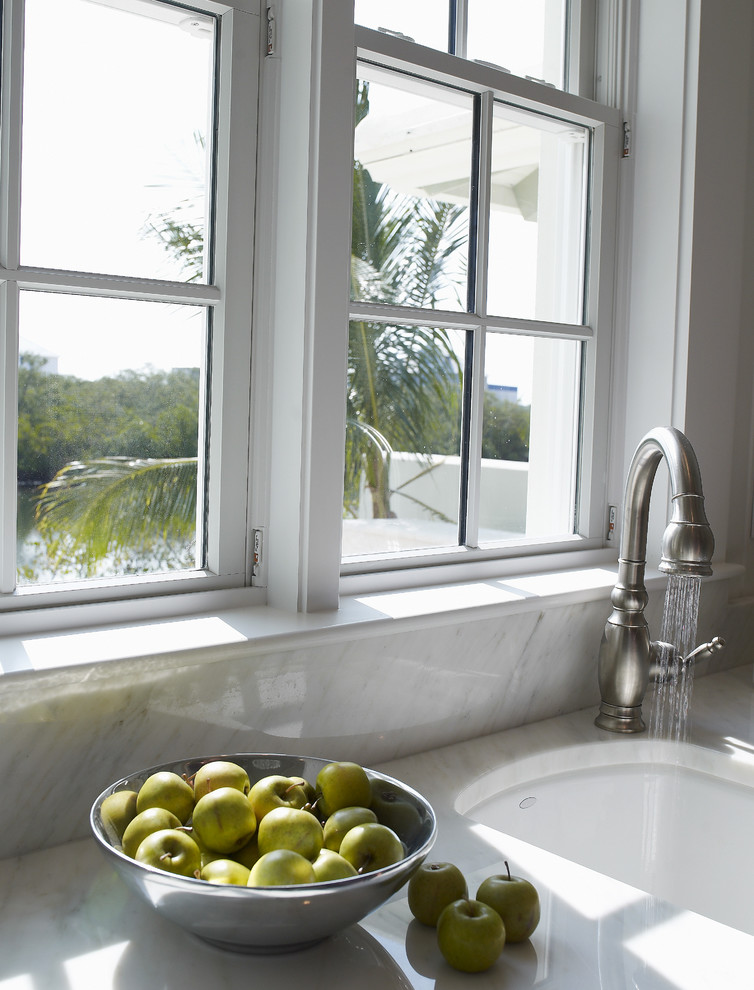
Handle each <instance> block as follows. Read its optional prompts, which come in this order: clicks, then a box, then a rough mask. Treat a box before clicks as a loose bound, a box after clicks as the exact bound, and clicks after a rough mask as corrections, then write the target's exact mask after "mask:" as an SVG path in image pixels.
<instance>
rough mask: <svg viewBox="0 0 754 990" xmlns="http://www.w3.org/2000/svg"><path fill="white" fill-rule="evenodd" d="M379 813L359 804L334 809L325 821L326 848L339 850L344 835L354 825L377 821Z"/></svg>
mask: <svg viewBox="0 0 754 990" xmlns="http://www.w3.org/2000/svg"><path fill="white" fill-rule="evenodd" d="M376 821H377V815H375V813H374V812H373V811H372V809H371V808H361V807H359V806H358V805H356V806H354V807H351V808H338V810H337V811H333V813H332V814H331V815H330V817H329V818H328V819H327V820H326V821H325V830H324V831H325V849H332V850H333V851H334V852H338V851H339V849H340V844H341V842H342V841H343V836H344V835H345V834H346V832H348V831H349V829H352V828H353V827H354V825H365V824H366V823H367V822H376Z"/></svg>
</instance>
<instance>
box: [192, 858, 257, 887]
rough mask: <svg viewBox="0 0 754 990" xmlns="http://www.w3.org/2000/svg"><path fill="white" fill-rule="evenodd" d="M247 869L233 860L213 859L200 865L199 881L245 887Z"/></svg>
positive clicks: (247, 880)
mask: <svg viewBox="0 0 754 990" xmlns="http://www.w3.org/2000/svg"><path fill="white" fill-rule="evenodd" d="M249 872H250V871H249V868H248V867H247V866H242V865H241V864H240V863H237V862H236V861H235V860H234V859H215V860H213V861H212V862H211V863H207V864H206V865H204V864H203V865H202V872H201V879H202V880H206V881H207V882H208V883H221V884H230V885H231V886H237V887H245V886H246V885H247V884H248V882H249Z"/></svg>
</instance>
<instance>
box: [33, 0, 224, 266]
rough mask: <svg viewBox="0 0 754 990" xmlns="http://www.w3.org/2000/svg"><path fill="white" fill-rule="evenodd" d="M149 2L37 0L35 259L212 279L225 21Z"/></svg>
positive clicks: (35, 263) (37, 263)
mask: <svg viewBox="0 0 754 990" xmlns="http://www.w3.org/2000/svg"><path fill="white" fill-rule="evenodd" d="M124 6H125V4H124ZM139 9H140V10H141V11H142V13H141V14H136V13H130V12H126V11H124V10H119V9H117V3H115V2H113V3H107V4H105V3H91V2H87V0H26V22H25V68H24V96H23V114H24V116H23V167H22V191H23V195H22V208H21V261H22V264H24V265H33V266H40V267H47V268H60V269H69V270H76V271H91V272H104V273H107V274H120V275H129V276H142V277H153V278H165V279H174V280H178V281H186V280H191V279H199V280H204V281H206V279H207V273H206V271H204V268H205V267H206V266H205V265H204V263H203V258H202V254H203V248H204V245H205V243H206V241H207V234H206V218H207V216H208V210H207V204H206V200H207V198H208V192H209V170H208V149H207V147H206V146H205V145H206V140H207V138H208V137H209V135H210V134H211V133H212V131H211V126H210V112H211V104H212V77H213V49H214V45H213V35H214V22H213V20H212V19H211V18H207V17H199V15H197V16H195V17H189V11H187V10H186V9H185V8H171V7H168V6H166V5H163V4H158V3H151V4H149V6H148V7H147V5H146V4H144V5H140V8H139ZM150 9H151V11H152V12H153V16H144V15H143V11H144V10H150ZM189 21H191V22H193V23H195V24H198V26H196V27H195V28H194V32H195V33H193V34H192V33H190V31H189V30H187V29H186V28H187V22H189Z"/></svg>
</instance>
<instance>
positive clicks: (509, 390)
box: [484, 382, 518, 402]
mask: <svg viewBox="0 0 754 990" xmlns="http://www.w3.org/2000/svg"><path fill="white" fill-rule="evenodd" d="M484 387H485V388H486V389H487V391H488V392H494V393H495V395H496V396H497V397H498V398H499V399H500V400H501V401H502V402H518V388H517V387H516V386H515V385H491V384H490V383H489V382H485V383H484Z"/></svg>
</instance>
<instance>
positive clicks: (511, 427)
mask: <svg viewBox="0 0 754 990" xmlns="http://www.w3.org/2000/svg"><path fill="white" fill-rule="evenodd" d="M580 360H581V344H580V342H578V341H573V340H552V339H549V338H539V337H523V336H517V335H513V334H502V333H488V334H487V341H486V350H485V392H484V419H483V431H482V466H481V480H480V511H479V537H480V543H485V542H491V541H505V540H516V539H520V538H521V537H523V536H526V537H527V538H531V537H550V538H555V537H559V536H566V535H570V534H572V533H573V531H574V502H575V483H576V481H575V479H576V451H577V436H578V401H579V385H580V377H579V376H580V370H579V369H580Z"/></svg>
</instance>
